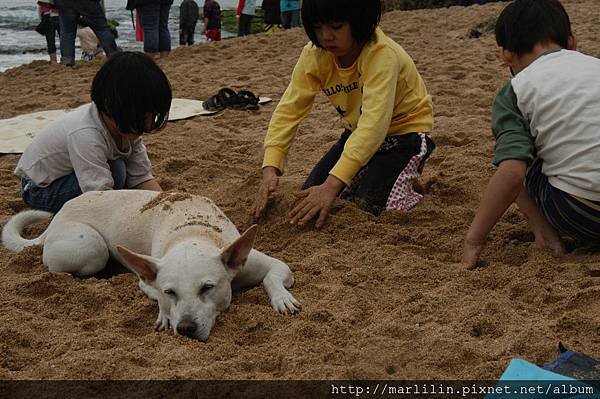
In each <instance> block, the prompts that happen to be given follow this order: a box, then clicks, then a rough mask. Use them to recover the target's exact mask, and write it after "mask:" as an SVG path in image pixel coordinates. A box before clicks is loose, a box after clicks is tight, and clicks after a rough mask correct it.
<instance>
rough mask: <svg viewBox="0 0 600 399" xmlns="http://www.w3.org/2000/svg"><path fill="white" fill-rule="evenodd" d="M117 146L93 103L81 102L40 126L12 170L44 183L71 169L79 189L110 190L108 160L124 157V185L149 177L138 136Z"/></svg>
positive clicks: (40, 183) (39, 184) (40, 185)
mask: <svg viewBox="0 0 600 399" xmlns="http://www.w3.org/2000/svg"><path fill="white" fill-rule="evenodd" d="M124 143H125V145H127V147H128V148H126V149H124V150H120V149H119V148H118V147H117V144H116V143H115V141H114V139H113V138H112V136H111V135H110V133H109V132H108V130H107V129H106V127H105V126H104V124H103V123H102V121H101V120H100V115H99V113H98V109H97V108H96V105H95V104H94V103H89V104H86V105H82V106H80V107H79V108H76V109H75V110H73V111H71V112H68V113H67V114H66V115H65V116H63V117H62V118H60V119H58V120H56V121H54V122H52V123H50V124H49V125H48V126H46V127H44V128H42V129H41V130H40V131H39V132H38V133H37V134H36V135H35V138H34V139H33V142H32V143H31V144H29V146H27V148H26V149H25V151H24V152H23V155H22V156H21V159H19V162H18V163H17V167H16V169H15V172H14V173H15V174H16V175H18V176H20V177H24V178H28V179H30V180H32V181H33V182H34V183H35V185H36V186H38V187H46V186H48V185H49V184H50V183H52V182H53V181H54V180H56V179H58V178H60V177H63V176H66V175H68V174H70V173H72V172H75V175H76V177H77V180H78V181H79V187H80V188H81V191H82V192H86V191H94V190H111V189H112V188H113V186H114V181H113V178H112V173H111V170H110V167H109V165H108V161H109V160H110V161H112V160H116V159H124V160H125V164H126V168H127V180H126V182H125V184H126V187H135V186H137V185H138V184H140V183H143V182H145V181H148V180H150V179H153V176H152V165H151V163H150V159H149V158H148V153H147V152H146V147H145V146H144V143H143V142H142V139H141V137H140V138H139V139H137V140H136V141H134V142H132V143H129V142H128V141H127V140H124Z"/></svg>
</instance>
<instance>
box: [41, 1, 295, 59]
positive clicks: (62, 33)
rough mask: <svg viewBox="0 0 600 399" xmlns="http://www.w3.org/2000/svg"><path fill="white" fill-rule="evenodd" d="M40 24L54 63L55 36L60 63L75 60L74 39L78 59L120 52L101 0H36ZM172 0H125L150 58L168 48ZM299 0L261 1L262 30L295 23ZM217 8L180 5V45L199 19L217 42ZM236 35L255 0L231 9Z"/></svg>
mask: <svg viewBox="0 0 600 399" xmlns="http://www.w3.org/2000/svg"><path fill="white" fill-rule="evenodd" d="M37 4H38V12H39V15H40V23H39V25H38V27H37V29H36V30H37V31H38V33H40V34H42V35H43V36H45V38H46V44H47V51H48V55H49V58H50V61H51V62H58V57H57V46H56V38H57V37H58V38H59V40H60V45H59V46H58V49H59V50H60V63H61V64H64V65H67V66H73V65H74V64H75V58H76V57H75V40H76V38H77V37H78V38H79V39H80V47H81V49H82V54H81V58H82V59H83V60H91V59H93V58H94V56H95V55H96V54H98V53H100V52H102V51H103V52H104V53H105V54H106V55H110V54H112V53H114V52H116V51H119V48H118V46H117V43H116V41H115V39H116V37H117V31H116V27H115V26H111V23H110V21H109V20H107V18H106V9H105V7H104V1H103V0H43V1H42V0H40V1H38V2H37ZM172 6H173V0H128V1H127V4H126V9H127V10H130V11H131V16H132V23H133V24H134V27H135V29H136V38H137V40H139V41H143V48H144V52H145V53H147V54H149V55H150V56H152V57H153V58H160V57H166V56H168V55H169V53H170V51H171V32H170V31H169V25H168V22H169V15H170V12H171V7H172ZM300 7H301V1H300V0H263V2H262V9H263V13H262V15H261V16H260V18H261V19H262V21H263V22H264V25H265V31H276V30H279V29H289V28H294V27H299V26H300V25H301V23H300ZM221 16H222V12H221V6H220V4H219V3H218V2H217V1H216V0H206V1H204V4H203V5H201V6H199V5H198V3H197V2H196V1H195V0H183V1H182V2H181V3H180V4H179V44H180V45H182V46H184V45H192V44H194V35H195V33H196V25H197V24H198V21H199V20H202V24H201V27H202V30H201V32H200V33H201V34H203V35H204V36H205V37H206V41H219V40H221V29H222V20H221ZM236 17H237V35H238V36H245V35H248V34H250V33H252V28H251V25H252V22H253V19H254V18H257V4H256V0H239V2H238V7H237V10H236Z"/></svg>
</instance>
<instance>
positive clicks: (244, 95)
mask: <svg viewBox="0 0 600 399" xmlns="http://www.w3.org/2000/svg"><path fill="white" fill-rule="evenodd" d="M237 95H238V97H240V98H241V99H242V100H244V102H245V103H246V107H245V109H247V110H250V111H255V110H257V109H258V108H259V107H258V96H256V94H254V93H252V92H251V91H249V90H240V91H238V93H237Z"/></svg>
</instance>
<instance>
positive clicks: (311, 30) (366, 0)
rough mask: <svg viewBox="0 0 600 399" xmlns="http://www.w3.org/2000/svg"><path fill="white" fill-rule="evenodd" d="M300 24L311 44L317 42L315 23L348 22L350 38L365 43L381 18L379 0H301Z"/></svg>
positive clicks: (316, 44) (317, 44) (317, 43)
mask: <svg viewBox="0 0 600 399" xmlns="http://www.w3.org/2000/svg"><path fill="white" fill-rule="evenodd" d="M301 12H302V24H303V25H304V30H305V31H306V35H307V36H308V38H309V39H310V41H311V42H313V44H314V45H315V46H317V47H319V48H323V47H322V46H321V45H320V44H319V40H318V39H317V34H316V32H315V25H320V24H330V23H332V22H348V23H349V24H350V29H351V31H352V38H353V39H354V40H356V42H357V43H358V44H365V43H367V42H368V41H369V40H371V38H372V37H373V33H375V28H377V25H379V21H380V20H381V12H382V9H381V0H303V1H302V10H301Z"/></svg>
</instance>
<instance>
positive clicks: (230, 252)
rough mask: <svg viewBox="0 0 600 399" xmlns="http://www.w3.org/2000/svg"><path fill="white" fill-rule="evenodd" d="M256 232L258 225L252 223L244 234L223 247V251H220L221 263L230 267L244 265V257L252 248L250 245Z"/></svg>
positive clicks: (246, 257) (245, 257)
mask: <svg viewBox="0 0 600 399" xmlns="http://www.w3.org/2000/svg"><path fill="white" fill-rule="evenodd" d="M257 232H258V225H256V224H253V225H252V226H250V228H249V229H248V230H246V231H245V232H244V234H242V235H241V236H240V237H239V238H238V239H237V240H235V241H234V242H233V243H231V244H230V245H229V246H228V247H227V248H225V249H224V250H223V252H221V259H222V260H223V263H225V265H226V266H228V267H230V268H232V269H237V268H241V267H242V266H244V263H246V259H248V254H249V253H250V251H251V250H252V245H253V244H254V239H255V238H256V233H257Z"/></svg>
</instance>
